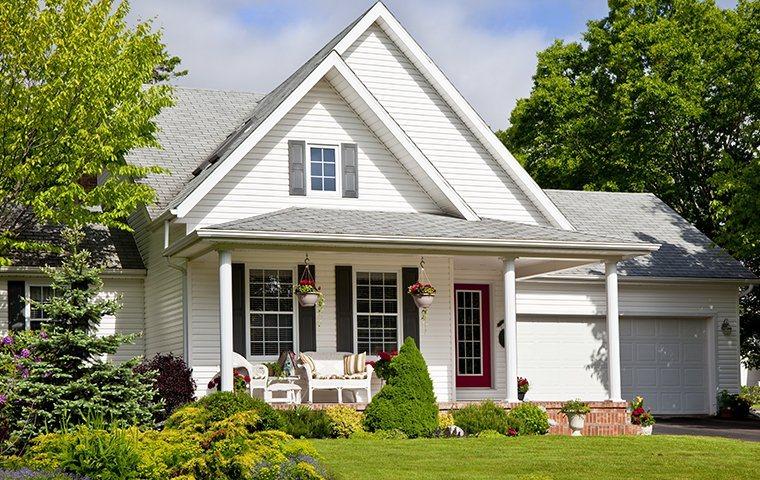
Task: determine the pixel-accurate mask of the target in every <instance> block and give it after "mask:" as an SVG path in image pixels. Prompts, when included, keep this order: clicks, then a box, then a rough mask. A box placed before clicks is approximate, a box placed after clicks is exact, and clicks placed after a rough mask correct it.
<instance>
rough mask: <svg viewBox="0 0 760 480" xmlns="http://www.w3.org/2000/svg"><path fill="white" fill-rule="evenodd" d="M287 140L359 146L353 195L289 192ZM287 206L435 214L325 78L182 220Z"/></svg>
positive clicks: (191, 222) (221, 218)
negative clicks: (357, 185) (305, 194)
mask: <svg viewBox="0 0 760 480" xmlns="http://www.w3.org/2000/svg"><path fill="white" fill-rule="evenodd" d="M288 140H305V141H306V142H307V143H308V142H312V143H321V144H328V145H338V144H340V143H356V144H357V145H358V149H359V152H358V153H359V156H358V161H359V167H358V173H359V198H341V196H340V194H339V193H338V194H337V195H332V196H325V195H320V196H314V195H311V194H308V195H307V196H290V195H289V189H288ZM291 206H301V207H312V208H347V209H348V208H350V209H368V210H387V211H404V212H432V213H439V212H440V211H441V210H440V208H439V207H438V206H437V205H436V204H435V202H433V200H432V199H431V198H430V197H429V196H428V194H427V193H426V192H425V191H424V190H423V189H422V188H421V187H420V185H419V184H418V183H417V182H416V181H415V180H414V179H413V178H412V177H411V176H410V175H409V173H408V172H407V171H406V170H405V169H404V168H403V166H402V164H401V163H400V162H399V160H398V159H397V158H396V157H395V156H394V155H393V154H392V153H391V152H390V151H389V150H388V149H387V148H386V146H385V145H384V144H383V143H382V142H381V141H380V140H379V139H378V138H377V137H376V136H375V134H374V133H373V132H372V131H370V129H369V127H367V125H366V124H364V123H363V122H362V120H361V119H360V118H359V117H358V116H357V114H356V113H355V112H354V111H353V110H352V109H351V107H349V105H348V104H347V103H346V101H345V100H344V99H343V98H342V97H341V96H340V95H339V94H338V93H337V92H336V91H335V90H334V89H333V88H332V86H331V85H330V83H329V82H327V81H326V80H322V81H320V82H319V83H318V84H317V85H315V87H314V88H313V89H312V90H311V91H310V92H309V93H308V94H306V96H305V97H304V98H303V99H302V100H301V101H300V102H298V104H296V106H295V107H293V109H292V110H291V111H290V112H288V114H286V115H285V117H284V118H283V119H282V120H281V121H280V122H279V123H278V124H277V125H276V126H275V127H274V128H273V129H272V131H271V132H270V133H269V134H267V135H266V136H265V137H264V138H263V139H262V140H261V141H260V142H259V143H258V144H257V145H256V146H255V147H254V148H253V149H252V150H251V151H250V152H249V153H248V154H247V155H246V156H245V157H244V158H243V159H242V160H241V161H240V163H238V164H237V165H236V166H235V168H233V169H232V171H231V172H230V173H229V174H228V175H227V176H226V177H225V178H224V179H223V180H222V181H221V182H219V184H217V185H216V186H215V187H214V188H213V189H212V190H211V191H210V192H209V193H208V195H206V197H205V198H203V200H201V201H200V202H199V203H198V205H196V206H195V207H194V208H193V209H192V211H191V212H190V213H189V214H188V215H187V217H186V218H185V219H184V221H185V222H187V223H188V231H190V230H192V229H193V228H194V227H195V226H203V225H209V224H214V223H220V222H225V221H230V220H235V219H240V218H245V217H250V216H253V215H259V214H262V213H267V212H271V211H274V210H278V209H281V208H287V207H291Z"/></svg>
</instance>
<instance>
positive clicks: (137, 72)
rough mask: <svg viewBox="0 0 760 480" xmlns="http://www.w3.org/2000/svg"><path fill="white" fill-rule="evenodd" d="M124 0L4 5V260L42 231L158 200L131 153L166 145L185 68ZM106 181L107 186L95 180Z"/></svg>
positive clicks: (5, 1) (0, 70)
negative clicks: (164, 132)
mask: <svg viewBox="0 0 760 480" xmlns="http://www.w3.org/2000/svg"><path fill="white" fill-rule="evenodd" d="M128 11H129V4H128V2H127V1H126V0H125V1H118V0H47V1H38V0H0V19H2V28H0V131H2V135H0V171H2V172H3V174H2V176H0V261H2V262H4V263H7V258H6V259H3V257H4V253H6V254H7V252H8V251H9V250H11V249H18V248H33V247H35V245H33V244H24V243H23V242H20V241H19V240H18V238H17V237H18V234H19V233H20V232H22V231H23V230H24V229H26V228H27V227H28V226H29V225H30V224H31V222H33V221H35V218H36V220H37V221H40V222H43V223H51V224H64V225H73V224H88V223H102V224H105V225H108V226H115V227H121V228H128V227H127V226H126V224H125V222H124V220H123V219H124V218H126V216H127V215H129V214H130V213H132V211H134V209H135V208H136V207H137V206H138V205H140V204H143V203H150V202H152V201H153V199H154V192H153V191H152V190H151V189H150V188H149V187H148V186H146V185H144V184H140V183H134V182H133V181H132V179H133V178H136V177H141V176H144V175H145V174H147V173H149V172H159V171H160V170H159V169H158V168H145V167H137V166H134V165H128V164H127V162H126V161H125V156H126V153H127V152H128V151H129V150H131V149H133V148H138V147H151V146H153V147H155V146H158V144H157V142H156V139H155V133H156V129H157V127H156V124H155V123H154V121H153V118H154V117H155V115H156V114H158V112H159V111H160V110H161V108H163V107H167V106H169V105H171V90H170V87H169V86H168V85H162V84H159V83H157V82H160V81H161V80H166V79H168V78H169V77H170V76H172V75H173V74H175V75H176V74H182V73H183V72H175V69H176V68H177V66H178V63H179V60H178V59H177V58H176V57H171V56H169V55H168V53H167V52H166V50H165V47H164V45H163V44H162V43H161V35H160V32H154V31H152V25H151V23H150V22H144V23H138V24H137V25H135V26H134V27H130V26H129V25H128V24H127V22H126V16H127V13H128ZM104 172H107V175H105V176H103V177H102V178H105V180H104V181H102V182H101V184H100V185H93V183H94V182H93V179H94V178H95V177H97V176H100V175H102V174H104Z"/></svg>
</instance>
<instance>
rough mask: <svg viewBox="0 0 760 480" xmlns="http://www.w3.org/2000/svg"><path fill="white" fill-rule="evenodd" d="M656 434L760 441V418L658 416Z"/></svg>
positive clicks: (655, 427)
mask: <svg viewBox="0 0 760 480" xmlns="http://www.w3.org/2000/svg"><path fill="white" fill-rule="evenodd" d="M654 434H655V435H705V436H708V437H725V438H734V439H737V440H749V441H753V442H760V420H756V419H747V420H726V419H722V418H714V417H658V418H657V424H656V425H655V426H654Z"/></svg>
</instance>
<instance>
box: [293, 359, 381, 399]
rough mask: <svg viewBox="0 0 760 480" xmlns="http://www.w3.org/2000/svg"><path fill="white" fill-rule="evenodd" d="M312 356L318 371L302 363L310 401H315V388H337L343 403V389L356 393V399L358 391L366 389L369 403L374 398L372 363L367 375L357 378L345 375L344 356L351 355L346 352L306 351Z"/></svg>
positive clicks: (367, 369) (367, 367)
mask: <svg viewBox="0 0 760 480" xmlns="http://www.w3.org/2000/svg"><path fill="white" fill-rule="evenodd" d="M304 353H305V354H306V355H308V356H310V357H311V359H312V360H313V361H314V366H315V367H316V372H314V371H312V369H311V368H310V367H309V366H308V365H306V364H303V363H302V364H301V368H303V369H304V371H305V373H304V375H305V377H306V388H307V390H308V395H309V396H308V398H309V403H313V402H314V391H315V390H336V391H337V392H338V403H343V390H349V391H351V392H352V393H354V400H357V398H356V391H357V390H358V391H362V390H363V391H365V392H366V393H367V403H369V401H370V400H371V399H372V390H371V385H372V372H373V369H372V365H367V366H366V373H365V375H363V376H361V377H360V378H357V376H355V375H352V376H347V375H344V368H343V357H344V356H346V355H350V354H349V353H345V352H304Z"/></svg>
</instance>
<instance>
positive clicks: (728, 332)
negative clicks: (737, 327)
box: [720, 318, 734, 337]
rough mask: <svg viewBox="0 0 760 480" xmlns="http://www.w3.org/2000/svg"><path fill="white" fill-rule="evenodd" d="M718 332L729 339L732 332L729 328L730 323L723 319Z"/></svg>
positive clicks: (732, 328)
mask: <svg viewBox="0 0 760 480" xmlns="http://www.w3.org/2000/svg"><path fill="white" fill-rule="evenodd" d="M720 331H721V332H723V335H725V336H727V337H730V336H731V332H733V331H734V327H732V326H731V323H729V321H728V319H727V318H725V319H723V323H722V324H721V326H720Z"/></svg>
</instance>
